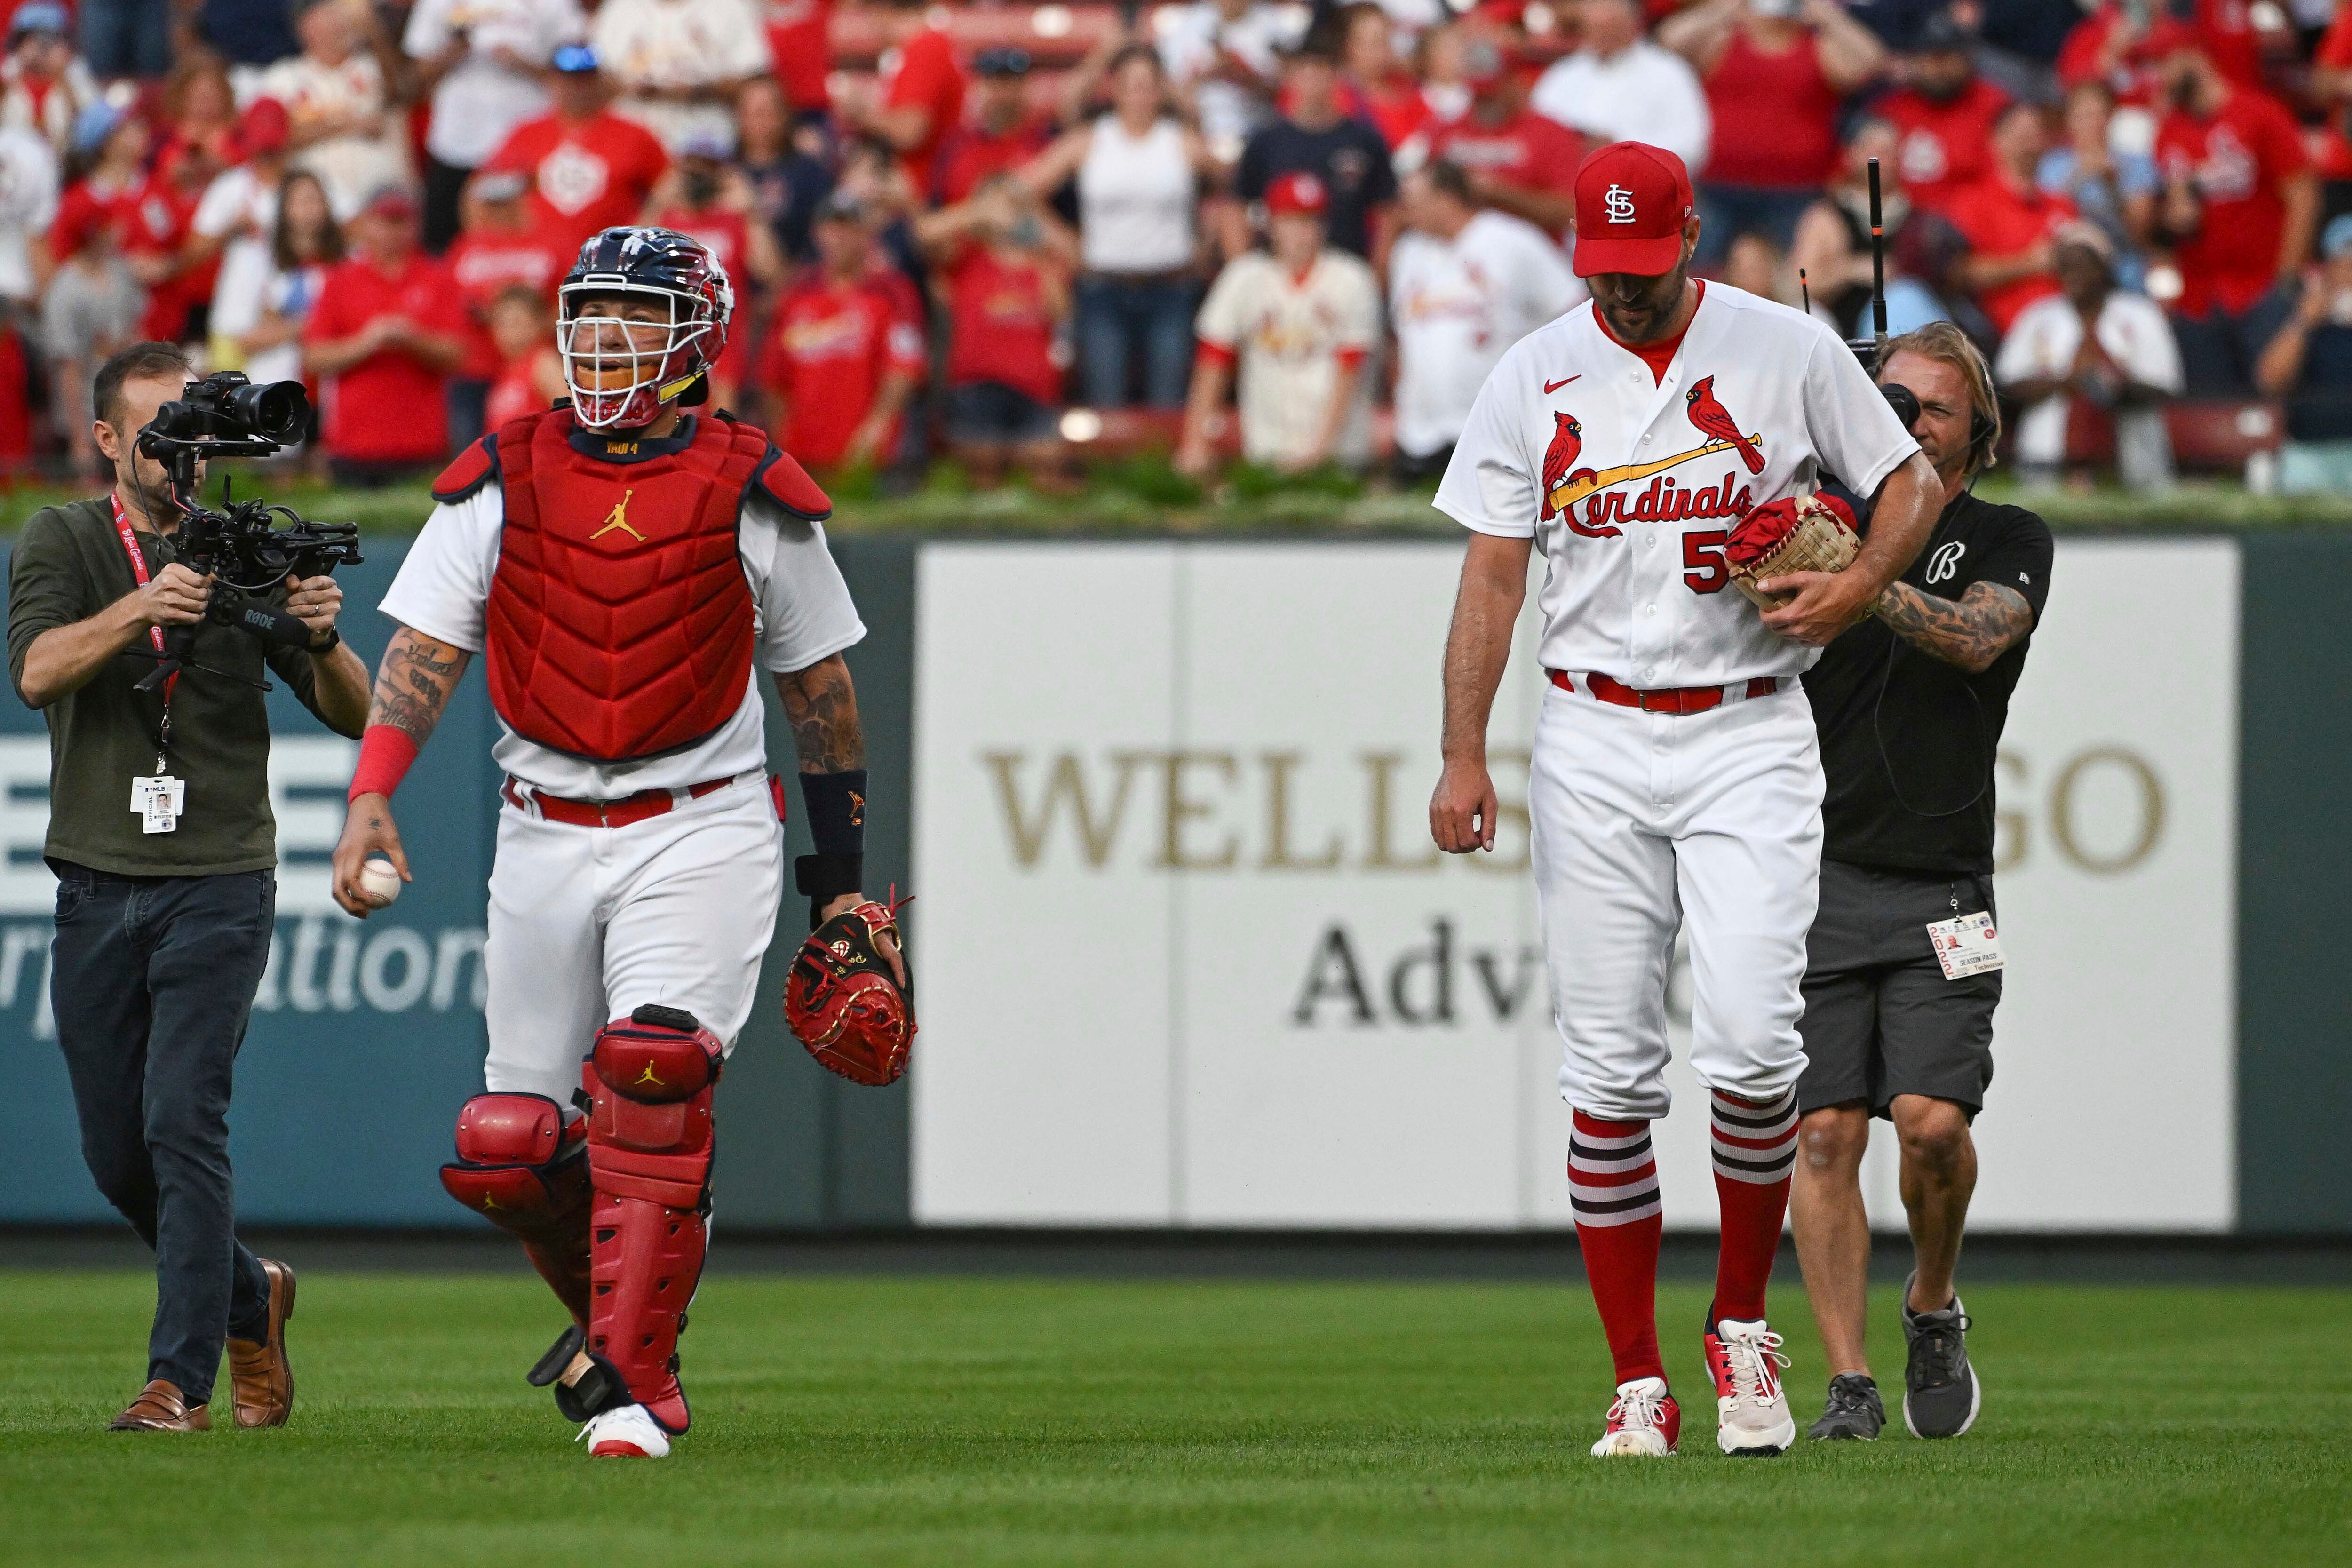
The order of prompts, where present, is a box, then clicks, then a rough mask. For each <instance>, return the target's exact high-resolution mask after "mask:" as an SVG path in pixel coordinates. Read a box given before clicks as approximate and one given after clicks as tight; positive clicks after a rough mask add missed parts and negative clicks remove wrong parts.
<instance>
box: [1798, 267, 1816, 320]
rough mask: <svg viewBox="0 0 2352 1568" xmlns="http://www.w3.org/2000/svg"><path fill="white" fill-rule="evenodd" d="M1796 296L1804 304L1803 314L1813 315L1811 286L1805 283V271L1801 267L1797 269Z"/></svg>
mask: <svg viewBox="0 0 2352 1568" xmlns="http://www.w3.org/2000/svg"><path fill="white" fill-rule="evenodd" d="M1797 296H1798V298H1800V299H1801V300H1804V302H1805V314H1807V315H1808V316H1810V315H1811V314H1812V313H1813V287H1812V285H1811V284H1810V283H1808V282H1806V281H1805V269H1804V268H1801V267H1800V268H1797Z"/></svg>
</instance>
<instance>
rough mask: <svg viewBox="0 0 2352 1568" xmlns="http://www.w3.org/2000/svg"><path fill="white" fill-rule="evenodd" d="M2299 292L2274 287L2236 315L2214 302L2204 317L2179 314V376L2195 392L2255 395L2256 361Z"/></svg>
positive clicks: (2196, 394)
mask: <svg viewBox="0 0 2352 1568" xmlns="http://www.w3.org/2000/svg"><path fill="white" fill-rule="evenodd" d="M2294 306H2295V296H2294V293H2293V292H2292V291H2291V290H2289V289H2272V290H2271V291H2270V292H2269V293H2267V294H2265V295H2263V297H2262V298H2261V299H2259V300H2255V301H2254V302H2253V303H2252V305H2250V306H2248V307H2247V308H2246V309H2245V310H2244V311H2243V312H2242V313H2241V314H2238V315H2234V316H2233V315H2231V313H2230V312H2229V311H2227V310H2221V309H2220V308H2219V307H2216V308H2215V309H2214V310H2211V311H2210V312H2209V313H2208V314H2207V315H2205V316H2204V317H2202V318H2201V319H2200V318H2191V317H2188V316H2179V315H2176V316H2174V317H2173V318H2172V335H2173V337H2174V338H2175V339H2176V340H2178V341H2179V344H2180V370H2181V379H2182V380H2183V381H2184V382H2185V383H2186V384H2187V390H2188V394H2189V396H2191V397H2252V396H2254V395H2256V393H2255V388H2254V362H2255V361H2256V360H2258V359H2260V358H2262V357H2263V350H2264V349H2265V348H2268V347H2269V346H2270V341H2271V340H2272V339H2273V338H2274V337H2276V336H2278V333H2279V329H2280V328H2281V327H2284V326H2285V325H2286V322H2287V318H2288V317H2289V316H2292V315H2293V314H2294Z"/></svg>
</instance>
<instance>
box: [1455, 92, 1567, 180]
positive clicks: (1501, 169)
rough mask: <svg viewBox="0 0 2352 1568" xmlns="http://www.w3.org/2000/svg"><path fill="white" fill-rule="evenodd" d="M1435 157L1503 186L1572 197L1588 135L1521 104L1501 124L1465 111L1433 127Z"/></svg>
mask: <svg viewBox="0 0 2352 1568" xmlns="http://www.w3.org/2000/svg"><path fill="white" fill-rule="evenodd" d="M1429 155H1430V156H1431V157H1433V158H1444V159H1447V160H1449V161H1450V162H1453V163H1459V164H1460V165H1461V166H1462V167H1463V168H1464V169H1465V170H1467V171H1468V172H1469V173H1471V174H1484V175H1485V176H1486V178H1488V179H1490V180H1492V181H1494V182H1495V183H1496V184H1502V185H1511V186H1515V187H1517V189H1519V190H1523V191H1546V192H1549V193H1550V194H1552V195H1562V196H1572V195H1575V192H1576V165H1577V164H1578V163H1580V162H1582V161H1583V158H1584V138H1583V137H1581V136H1580V135H1578V134H1577V133H1576V132H1573V131H1570V129H1569V128H1568V127H1567V126H1565V125H1562V124H1561V123H1560V122H1559V121H1557V120H1553V119H1550V118H1549V117H1548V116H1546V115H1541V114H1538V113H1537V112H1536V111H1535V110H1532V109H1527V108H1521V109H1520V110H1518V111H1517V113H1515V114H1513V115H1512V116H1511V118H1510V119H1508V120H1507V121H1504V122H1503V123H1502V124H1500V125H1483V124H1481V123H1479V121H1478V117H1477V116H1476V115H1475V114H1465V115H1464V116H1463V117H1462V118H1461V119H1459V120H1456V121H1451V122H1449V123H1447V124H1444V125H1439V126H1435V127H1433V129H1432V130H1431V132H1430V133H1429Z"/></svg>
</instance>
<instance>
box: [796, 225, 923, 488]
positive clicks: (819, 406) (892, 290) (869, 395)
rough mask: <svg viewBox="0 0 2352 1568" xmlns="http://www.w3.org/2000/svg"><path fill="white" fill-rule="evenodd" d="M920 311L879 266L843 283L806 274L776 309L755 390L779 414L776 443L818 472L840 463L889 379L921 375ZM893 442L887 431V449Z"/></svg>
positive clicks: (910, 292)
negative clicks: (779, 405) (766, 394)
mask: <svg viewBox="0 0 2352 1568" xmlns="http://www.w3.org/2000/svg"><path fill="white" fill-rule="evenodd" d="M922 322H923V310H922V302H921V300H919V299H917V298H916V295H915V287H914V285H913V284H911V283H909V282H908V281H907V279H906V277H905V275H904V274H902V273H900V272H898V271H897V270H896V269H895V268H888V267H883V266H878V265H877V267H876V268H874V269H873V270H872V271H870V272H868V273H866V275H865V276H864V277H862V278H858V279H853V280H851V281H848V282H841V281H838V280H835V279H831V278H828V277H826V276H825V275H824V272H823V271H822V270H821V269H819V268H814V267H812V268H808V269H806V270H805V271H803V273H802V274H801V275H800V277H799V278H798V279H794V280H793V284H792V286H791V287H790V288H789V289H786V290H785V292H784V297H783V298H782V300H778V301H777V304H776V319H775V324H774V326H773V327H772V329H771V330H770V331H769V335H768V341H767V344H766V347H765V349H764V351H763V352H762V353H761V356H760V381H761V384H762V385H763V386H765V387H767V388H768V389H769V390H770V391H771V392H772V393H774V394H775V395H777V396H778V397H779V398H781V399H782V402H783V405H784V411H783V418H782V422H781V423H782V429H780V430H779V431H778V432H777V433H776V443H777V445H779V446H781V447H783V448H784V449H785V450H786V451H788V452H790V453H791V454H792V455H793V457H795V458H799V459H800V460H801V461H802V462H803V463H806V464H808V465H810V466H812V467H814V468H827V467H830V466H831V465H833V464H835V463H837V462H839V461H841V459H842V457H843V455H844V454H845V453H846V452H847V451H848V449H849V442H850V437H853V436H855V435H856V433H857V426H859V425H861V424H863V423H864V422H865V420H866V415H867V414H868V413H870V412H872V410H873V407H874V400H875V397H876V395H877V394H878V393H879V392H880V391H881V389H882V381H883V378H884V377H885V376H886V375H887V374H889V373H890V372H892V371H894V370H896V371H904V372H906V373H907V374H910V375H919V374H922V370H923V325H922ZM897 440H898V430H897V428H896V426H893V427H892V429H891V431H890V432H889V434H888V435H887V437H885V442H884V444H885V446H886V447H888V446H891V445H894V444H895V443H896V442H897Z"/></svg>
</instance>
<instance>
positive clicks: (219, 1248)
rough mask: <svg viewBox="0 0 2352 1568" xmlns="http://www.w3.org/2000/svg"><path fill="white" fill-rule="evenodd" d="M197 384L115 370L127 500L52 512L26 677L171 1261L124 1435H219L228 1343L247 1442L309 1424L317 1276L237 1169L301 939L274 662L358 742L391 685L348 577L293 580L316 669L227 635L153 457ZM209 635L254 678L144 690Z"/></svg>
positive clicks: (76, 982)
mask: <svg viewBox="0 0 2352 1568" xmlns="http://www.w3.org/2000/svg"><path fill="white" fill-rule="evenodd" d="M190 379H191V372H190V370H189V368H188V360H187V356H186V355H185V354H184V353H182V352H181V351H180V350H179V349H178V348H177V347H175V346H174V345H173V344H170V343H161V342H148V343H138V344H134V345H133V346H131V347H130V348H127V349H125V350H123V351H122V352H121V353H118V354H116V355H115V356H114V357H113V358H111V359H110V360H108V361H107V362H106V363H105V364H104V365H103V366H101V367H100V370H99V373H98V377H97V383H96V386H95V388H94V391H93V395H92V398H91V404H90V406H91V410H92V412H93V414H94V415H95V416H96V418H95V421H94V423H93V425H92V428H91V434H92V436H93V437H94V438H95V439H96V441H97V443H98V447H99V450H100V452H101V453H103V454H104V455H105V458H106V459H107V461H108V462H109V463H110V464H111V465H112V467H113V469H114V489H113V491H112V493H111V494H110V495H107V496H100V497H99V498H97V499H95V500H84V501H75V502H73V503H71V504H70V505H67V506H58V507H45V508H43V509H42V510H40V511H38V512H37V513H35V514H34V516H33V520H32V521H30V522H29V523H27V524H26V528H25V533H24V537H23V539H22V540H21V541H20V542H18V544H17V546H16V554H15V558H14V560H13V561H12V562H11V563H10V569H9V583H8V668H9V674H10V676H11V677H12V678H13V679H14V680H15V682H16V692H17V695H18V696H20V697H22V698H23V699H24V700H25V701H26V704H27V705H28V706H30V707H34V708H37V709H40V710H42V711H43V713H44V715H45V716H46V717H47V720H48V726H49V759H50V760H49V829H48V840H47V845H46V846H45V853H46V856H47V860H48V863H49V866H50V868H51V869H53V870H54V871H56V873H57V875H58V934H57V941H56V944H55V946H54V948H53V950H52V956H53V970H52V973H53V976H54V978H53V982H52V985H51V1001H52V1004H53V1005H54V1007H55V1009H56V1014H57V1026H58V1047H59V1048H60V1049H61V1050H63V1051H64V1053H65V1058H66V1068H67V1071H68V1073H69V1074H70V1075H71V1077H72V1079H73V1090H74V1106H75V1110H76V1111H77V1112H78V1113H79V1117H80V1121H81V1139H82V1155H83V1158H84V1159H85V1160H86V1161H88V1163H89V1170H90V1174H91V1175H92V1176H94V1177H96V1178H97V1181H98V1186H99V1190H100V1192H102V1193H104V1194H106V1198H107V1201H108V1202H109V1203H111V1204H112V1205H114V1206H115V1208H116V1209H118V1210H119V1211H121V1215H122V1217H123V1218H125V1219H127V1220H129V1221H130V1222H131V1228H132V1229H134V1230H136V1231H137V1232H138V1233H139V1235H140V1237H142V1239H143V1240H145V1241H146V1242H147V1244H148V1245H149V1246H150V1247H153V1248H154V1249H155V1287H156V1289H155V1324H154V1331H153V1332H152V1335H151V1337H150V1339H149V1341H148V1368H147V1375H148V1377H149V1379H150V1380H151V1381H150V1382H149V1383H148V1384H147V1387H146V1390H145V1391H144V1392H143V1393H142V1394H140V1395H139V1397H138V1398H137V1399H136V1400H134V1401H132V1402H131V1405H130V1407H129V1408H128V1409H126V1410H124V1411H123V1413H122V1414H121V1415H119V1416H117V1417H116V1418H115V1420H114V1421H113V1423H112V1427H111V1429H113V1430H116V1431H174V1432H184V1431H202V1430H205V1428H206V1427H208V1426H210V1425H211V1419H210V1417H209V1416H208V1415H207V1414H206V1411H205V1405H206V1404H207V1403H208V1402H209V1400H210V1399H211V1397H212V1390H213V1379H214V1375H215V1372H216V1371H217V1370H218V1367H219V1363H220V1359H221V1350H222V1342H223V1341H224V1340H225V1339H226V1342H227V1348H228V1351H229V1353H230V1361H231V1364H230V1375H231V1383H232V1387H233V1392H234V1395H235V1404H236V1424H237V1425H238V1426H275V1425H278V1424H279V1423H282V1422H283V1421H284V1420H285V1419H286V1415H287V1412H288V1410H289V1408H290V1406H291V1405H292V1403H293V1379H292V1375H291V1373H290V1372H289V1369H288V1366H287V1362H286V1348H285V1343H284V1335H283V1324H284V1320H285V1317H286V1314H287V1312H288V1311H289V1310H290V1309H291V1308H292V1306H293V1299H294V1276H293V1274H292V1272H291V1271H290V1270H289V1269H288V1268H286V1266H285V1265H283V1264H280V1263H275V1262H265V1261H263V1260H261V1259H258V1258H255V1257H254V1256H253V1254H252V1253H250V1252H248V1251H247V1250H246V1249H245V1248H244V1247H242V1246H240V1245H238V1243H237V1240H236V1235H235V1218H234V1213H233V1206H232V1201H231V1196H230V1177H229V1164H228V1100H229V1087H230V1081H231V1077H232V1068H233V1065H234V1063H235V1060H236V1050H237V1047H238V1045H239V1043H240V1042H241V1041H242V1040H243V1039H244V1037H245V1026H246V1019H247V1016H248V1015H249V1014H250V1012H251V1010H252V1006H253V995H254V991H255V988H256V987H257V985H258V984H259V983H260V980H261V972H262V968H263V965H264V963H266V962H267V960H268V955H269V940H270V933H271V931H272V929H273V927H274V925H275V923H276V905H277V879H276V877H275V876H274V875H273V873H272V868H273V867H275V866H276V864H277V859H278V857H277V824H276V822H275V820H274V819H273V818H272V816H270V811H269V724H268V716H267V713H266V711H265V710H264V705H263V699H262V693H261V689H260V684H259V683H260V681H261V679H262V678H263V673H264V665H265V662H266V664H267V667H268V670H269V671H270V672H272V673H274V674H276V676H277V677H278V679H280V680H282V681H284V682H285V683H286V684H287V686H288V687H289V688H290V689H292V690H293V692H294V694H295V695H296V696H297V697H299V699H300V700H301V701H302V703H303V705H304V706H305V707H307V708H309V709H310V711H311V712H312V713H314V714H316V715H317V716H318V717H319V719H320V721H321V722H323V723H325V724H326V725H327V726H328V727H329V728H330V729H332V730H334V731H337V732H338V733H340V734H344V735H351V736H354V737H355V736H357V735H358V734H359V733H360V731H361V729H362V725H363V724H364V723H365V721H366V719H367V704H368V677H367V670H366V668H365V667H364V666H363V665H362V664H361V662H360V660H359V658H358V657H357V656H356V655H354V654H353V653H352V650H351V649H350V648H348V647H343V646H342V644H341V638H340V637H339V636H338V634H337V632H336V630H335V616H336V613H337V612H338V611H339V610H340V609H341V607H342V599H343V594H342V590H341V588H340V587H338V586H336V584H335V582H334V579H333V578H331V577H313V578H310V579H309V580H308V581H305V582H296V581H294V580H293V579H292V578H291V577H289V579H288V580H287V583H286V584H285V586H284V587H283V588H282V589H280V590H278V591H277V592H275V593H273V594H272V595H270V598H269V603H271V604H272V605H278V606H280V607H282V608H284V609H285V610H287V611H289V613H291V614H292V615H294V616H298V617H299V619H300V620H301V621H302V622H303V623H304V624H306V625H307V626H310V628H311V630H312V641H311V644H310V651H308V652H307V653H305V652H303V651H302V650H299V649H294V648H283V647H273V648H271V649H268V651H267V652H265V650H264V649H263V647H262V645H261V644H260V643H259V642H257V641H256V640H255V639H254V638H253V637H249V636H247V634H246V633H244V632H242V631H239V630H237V629H236V628H234V627H231V626H224V625H221V624H218V623H216V622H208V621H206V620H205V605H206V604H207V602H208V601H209V599H210V597H211V594H212V588H213V584H212V579H211V578H210V577H205V576H199V575H197V574H195V573H194V571H192V570H190V569H189V568H188V567H187V566H186V565H184V564H183V563H181V562H180V561H179V559H178V557H177V552H176V550H175V548H174V536H175V535H176V534H177V533H178V531H179V526H180V516H179V510H178V508H177V506H176V504H175V503H174V502H173V500H171V494H170V489H169V486H168V484H167V481H166V479H165V477H164V472H163V465H162V464H161V463H160V462H158V461H157V460H156V459H154V458H149V457H146V456H143V455H139V454H137V453H136V452H135V450H134V447H135V443H136V441H137V438H138V435H139V432H140V431H141V430H142V429H144V428H145V427H146V426H147V425H148V424H149V422H150V421H152V419H153V418H154V417H155V413H156V410H157V408H158V407H160V406H161V405H163V404H164V403H166V402H168V401H171V400H173V399H175V398H178V397H179V396H180V395H181V392H182V388H183V387H184V384H186V383H187V382H188V381H189V380H190ZM178 626H198V627H199V629H198V631H197V633H196V641H195V645H194V650H193V652H192V653H191V654H190V656H189V658H190V659H191V660H192V662H193V663H194V664H199V665H205V666H209V667H211V670H213V671H226V672H230V673H229V675H223V674H217V673H211V672H208V671H206V670H199V669H194V668H187V669H184V670H183V671H182V672H181V673H180V674H178V675H177V676H175V677H174V678H173V680H172V681H171V683H170V684H169V685H167V686H164V687H163V688H161V689H157V690H154V691H143V692H142V691H135V690H133V689H132V687H133V685H134V684H135V683H136V682H137V681H139V680H140V679H142V677H144V676H146V675H148V674H150V673H152V671H153V670H154V669H155V668H156V660H155V658H152V657H143V658H142V657H139V656H141V655H145V654H150V653H151V652H160V651H161V650H162V648H163V639H164V635H165V631H166V629H167V628H173V627H178ZM232 675H233V676H234V677H236V679H231V678H230V676H232ZM156 779H163V780H171V781H176V785H167V786H165V787H164V788H163V789H160V790H159V789H157V788H155V787H154V786H153V785H152V783H150V781H153V780H156ZM134 780H139V781H142V786H143V787H141V788H140V789H139V790H138V793H139V794H141V795H144V796H145V797H146V798H147V800H148V802H149V806H148V809H145V810H142V806H141V803H140V802H138V801H135V800H134V784H133V781H134Z"/></svg>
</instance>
